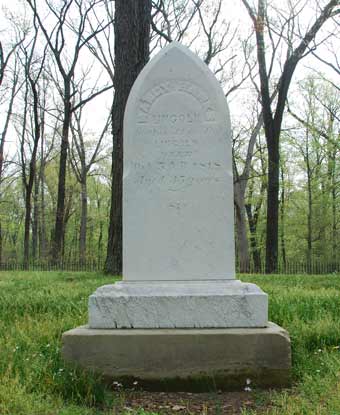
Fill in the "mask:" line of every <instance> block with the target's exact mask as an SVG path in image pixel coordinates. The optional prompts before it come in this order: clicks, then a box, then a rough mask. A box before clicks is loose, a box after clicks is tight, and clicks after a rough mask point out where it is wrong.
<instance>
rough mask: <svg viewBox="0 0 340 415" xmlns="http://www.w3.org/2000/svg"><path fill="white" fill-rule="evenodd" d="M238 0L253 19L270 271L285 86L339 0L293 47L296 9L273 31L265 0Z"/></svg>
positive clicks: (275, 235) (335, 11) (273, 254)
mask: <svg viewBox="0 0 340 415" xmlns="http://www.w3.org/2000/svg"><path fill="white" fill-rule="evenodd" d="M242 2H243V4H244V5H245V7H246V9H247V11H248V14H249V16H250V18H251V20H252V22H253V25H254V32H255V36H256V48H257V60H258V72H259V79H260V91H261V105H262V112H263V120H264V130H265V137H266V142H267V152H268V190H267V225H266V272H267V273H273V272H276V271H277V265H278V237H279V228H278V225H279V182H280V177H279V175H280V150H279V149H280V134H281V126H282V120H283V114H284V109H285V104H286V99H287V95H288V90H289V87H290V84H291V81H292V77H293V74H294V72H295V69H296V67H297V64H298V63H299V61H300V60H301V59H302V58H303V57H304V56H305V55H306V53H308V52H309V49H308V48H309V47H310V45H311V43H312V42H313V40H314V39H315V37H316V35H317V33H318V32H319V30H320V29H321V27H322V26H323V25H324V23H325V22H326V21H327V20H328V19H329V18H331V17H333V16H335V15H336V14H339V13H340V9H339V8H338V6H339V4H340V2H339V0H331V1H329V2H328V3H327V4H326V6H325V7H323V9H322V10H321V11H320V13H319V15H318V16H317V18H316V19H315V21H314V22H313V24H312V25H311V26H310V27H309V29H307V31H306V32H305V34H304V36H303V37H302V39H300V41H299V43H298V44H297V46H295V47H294V46H293V44H294V43H293V37H294V35H295V33H296V28H295V25H297V18H296V16H297V15H298V12H297V10H295V8H294V7H291V9H290V15H289V16H288V17H287V19H285V21H284V22H283V24H282V27H281V28H279V29H278V32H277V31H276V29H275V26H274V25H272V24H271V22H270V21H269V17H268V9H267V7H266V2H265V0H259V1H258V8H257V10H254V8H253V7H251V6H250V4H249V3H248V1H247V0H242ZM294 19H295V20H294ZM294 22H295V25H294ZM265 29H267V30H268V39H269V42H270V44H271V46H272V56H271V62H270V64H269V66H267V49H266V42H267V41H266V37H265ZM285 30H287V33H286V36H284V31H285ZM275 32H276V33H277V40H275ZM297 32H299V30H297ZM283 38H285V39H286V42H287V57H286V58H285V60H284V62H283V65H282V68H283V69H282V72H281V74H280V76H279V80H278V82H277V88H278V97H277V100H276V102H275V104H272V102H271V99H270V81H271V75H272V74H273V64H274V58H275V54H276V53H277V51H278V46H279V42H280V41H281V40H282V39H283ZM273 105H274V107H273Z"/></svg>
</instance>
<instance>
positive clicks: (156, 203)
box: [123, 42, 235, 281]
mask: <svg viewBox="0 0 340 415" xmlns="http://www.w3.org/2000/svg"><path fill="white" fill-rule="evenodd" d="M230 135H231V134H230V121H229V112H228V107H227V102H226V99H225V96H224V93H223V91H222V89H221V87H220V85H219V83H218V82H217V80H216V78H215V77H214V75H213V74H212V73H211V72H210V70H209V68H208V67H207V65H205V64H204V63H203V62H202V61H201V60H200V59H199V58H198V57H197V56H196V55H195V54H193V53H192V52H190V50H189V49H187V48H185V47H183V46H181V45H180V44H179V43H175V42H174V43H172V44H171V45H170V46H168V47H166V48H165V49H163V50H162V51H161V52H160V53H159V54H158V55H157V56H156V57H155V58H154V59H153V60H152V61H151V62H150V63H149V64H148V65H146V67H145V68H144V70H143V71H142V72H141V74H140V76H139V77H138V79H137V81H136V82H135V84H134V86H133V88H132V90H131V93H130V96H129V99H128V103H127V106H126V111H125V120H124V180H123V194H124V198H123V279H124V280H125V281H146V280H156V281H160V280H167V281H173V280H175V281H183V280H191V281H192V280H221V279H223V280H225V279H233V278H235V269H234V264H235V257H234V215H233V209H234V207H233V175H232V159H231V138H230Z"/></svg>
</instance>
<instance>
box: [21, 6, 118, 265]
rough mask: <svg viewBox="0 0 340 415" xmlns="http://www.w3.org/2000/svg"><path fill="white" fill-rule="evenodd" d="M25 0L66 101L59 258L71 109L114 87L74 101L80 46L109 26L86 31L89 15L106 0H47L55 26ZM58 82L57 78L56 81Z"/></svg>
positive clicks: (58, 215)
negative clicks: (70, 37)
mask: <svg viewBox="0 0 340 415" xmlns="http://www.w3.org/2000/svg"><path fill="white" fill-rule="evenodd" d="M26 2H27V3H28V4H29V6H30V7H31V9H32V12H33V14H34V17H35V18H36V19H37V22H38V24H39V27H40V28H41V31H42V33H43V35H44V37H45V40H46V42H47V44H48V47H49V49H50V51H51V53H52V56H53V58H54V60H55V63H56V66H57V68H58V72H59V75H60V76H61V80H62V87H59V93H60V95H61V98H62V101H63V120H62V133H61V147H60V159H59V172H58V198H57V210H56V219H55V227H54V241H53V249H52V255H53V258H55V259H59V258H61V256H62V252H63V249H62V248H63V235H64V234H65V229H64V227H65V184H66V170H67V157H68V148H69V131H70V125H71V118H72V113H73V112H74V111H75V110H77V108H79V107H80V106H82V105H83V104H84V103H86V102H88V101H89V100H91V99H93V98H94V97H95V96H97V95H99V94H101V93H102V92H105V91H107V90H108V89H110V88H111V87H112V86H111V85H109V86H105V87H103V88H102V89H100V90H98V91H96V92H95V93H94V94H92V95H91V96H88V97H86V98H84V99H83V101H82V102H78V103H76V104H74V105H73V101H72V100H73V96H74V93H75V91H73V89H72V85H73V84H72V81H73V80H74V77H75V72H76V67H77V64H78V61H79V57H80V53H81V50H82V49H83V47H84V46H85V45H86V44H87V43H88V42H89V41H90V40H91V39H92V38H94V37H95V36H96V35H97V34H98V33H100V32H102V31H103V30H105V27H106V26H103V25H101V24H100V25H98V26H97V27H96V29H95V30H92V31H89V32H87V22H88V16H89V15H90V14H91V12H92V10H93V9H94V8H95V7H96V6H97V5H98V4H102V2H103V0H70V1H68V2H62V3H61V5H60V6H59V7H57V6H55V5H53V4H52V3H51V2H50V1H49V0H45V5H46V6H47V7H48V9H49V11H50V14H51V17H52V16H53V17H54V19H55V23H54V26H53V27H52V29H48V26H50V24H49V25H48V26H47V22H45V21H44V20H43V18H42V11H41V10H38V7H37V2H36V0H26ZM73 6H74V7H73ZM75 16H76V17H75ZM75 27H76V29H75ZM68 31H69V32H70V31H71V32H73V33H76V36H75V38H74V45H73V55H72V56H67V53H66V48H67V41H66V34H67V32H68ZM58 83H59V82H58V81H57V82H56V85H58Z"/></svg>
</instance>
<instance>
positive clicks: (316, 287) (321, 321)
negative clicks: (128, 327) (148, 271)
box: [0, 272, 340, 415]
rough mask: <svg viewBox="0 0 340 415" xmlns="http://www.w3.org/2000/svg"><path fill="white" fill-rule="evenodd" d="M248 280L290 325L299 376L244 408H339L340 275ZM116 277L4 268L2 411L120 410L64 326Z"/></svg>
mask: <svg viewBox="0 0 340 415" xmlns="http://www.w3.org/2000/svg"><path fill="white" fill-rule="evenodd" d="M242 280H243V281H249V282H254V283H256V284H258V285H259V286H260V287H261V288H262V289H263V290H264V291H266V292H267V293H268V294H269V300H270V308H269V309H270V320H271V321H274V322H276V323H278V324H280V325H281V326H283V327H284V328H286V329H287V330H288V331H289V333H290V336H291V340H292V350H293V378H294V386H293V387H292V388H291V389H289V390H284V391H276V392H261V391H254V392H253V393H254V395H255V397H256V400H257V402H258V404H259V408H260V409H258V410H257V411H245V412H244V413H245V414H260V413H261V414H263V413H266V414H277V415H278V414H280V415H283V414H289V415H291V414H296V415H298V414H299V415H301V414H320V415H321V414H325V415H337V414H340V351H339V346H340V276H339V275H327V276H305V275H296V276H256V277H254V276H242ZM110 282H112V278H110V277H106V276H103V275H100V274H93V273H62V272H51V273H42V272H17V273H15V272H2V273H0V316H1V317H0V414H1V415H4V414H6V415H40V414H41V415H56V414H58V415H108V414H114V413H118V412H116V411H118V409H117V408H119V407H121V406H122V402H123V400H124V396H123V395H122V394H118V393H112V391H110V390H107V389H105V387H104V386H102V384H101V383H100V381H99V379H98V378H96V377H95V376H92V375H89V374H85V373H84V372H82V371H80V370H75V369H74V368H73V367H71V366H68V365H66V364H65V363H64V362H63V361H62V359H61V356H60V346H61V343H60V340H61V335H62V333H63V332H64V331H66V330H68V329H70V328H73V327H75V326H78V325H81V324H85V323H86V321H87V299H88V296H89V294H90V293H92V292H93V291H94V290H95V289H96V288H97V287H98V286H100V285H103V284H107V283H110ZM261 406H262V409H261ZM130 413H131V412H130ZM136 414H137V412H136ZM139 414H144V415H148V414H150V413H148V412H143V411H142V410H141V411H140V412H139Z"/></svg>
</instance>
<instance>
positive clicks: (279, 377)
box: [62, 323, 291, 390]
mask: <svg viewBox="0 0 340 415" xmlns="http://www.w3.org/2000/svg"><path fill="white" fill-rule="evenodd" d="M62 354H63V357H64V358H65V359H66V360H68V361H71V362H74V363H76V364H78V365H80V366H81V367H83V368H86V369H88V370H91V371H95V372H98V373H100V374H103V375H104V376H105V377H108V378H109V379H111V380H116V381H121V382H123V384H124V385H126V386H128V385H130V384H132V382H134V381H138V382H139V386H140V387H144V388H152V389H156V390H170V389H173V390H211V389H224V390H228V389H243V388H244V387H245V386H246V385H247V379H250V381H251V384H250V386H251V387H254V386H257V387H280V386H287V385H289V381H290V368H291V354H290V340H289V336H288V334H287V332H286V331H285V330H283V329H282V328H281V327H279V326H277V325H275V324H273V323H269V325H268V327H266V328H248V329H191V330H188V329H185V330H184V329H170V330H169V329H153V330H152V329H149V330H138V329H133V330H117V329H116V330H103V329H102V330H93V329H89V328H87V327H85V326H84V327H79V328H76V329H73V330H70V331H68V332H66V333H64V335H63V348H62Z"/></svg>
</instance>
